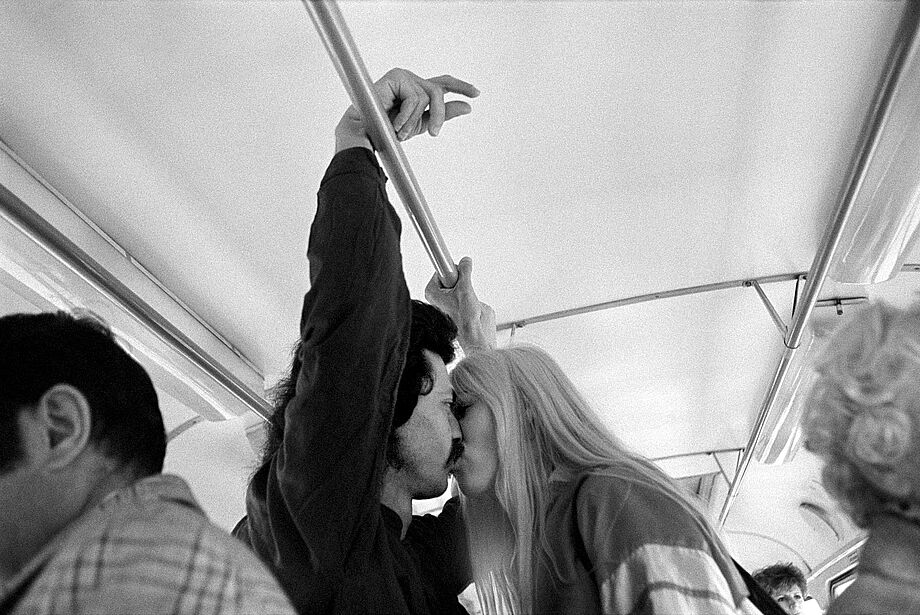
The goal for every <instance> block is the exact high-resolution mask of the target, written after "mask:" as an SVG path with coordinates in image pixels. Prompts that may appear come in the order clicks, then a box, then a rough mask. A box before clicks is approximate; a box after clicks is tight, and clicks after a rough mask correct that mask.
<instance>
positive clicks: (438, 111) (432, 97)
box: [419, 79, 445, 137]
mask: <svg viewBox="0 0 920 615" xmlns="http://www.w3.org/2000/svg"><path fill="white" fill-rule="evenodd" d="M419 85H420V86H421V88H422V89H423V90H424V91H425V94H427V95H428V134H430V135H431V136H432V137H436V136H438V133H439V132H441V126H443V125H444V113H445V110H444V88H442V87H441V86H440V85H438V84H437V83H435V82H434V81H431V80H429V79H426V80H423V81H421V82H420V83H419Z"/></svg>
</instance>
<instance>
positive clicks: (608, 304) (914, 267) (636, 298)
mask: <svg viewBox="0 0 920 615" xmlns="http://www.w3.org/2000/svg"><path fill="white" fill-rule="evenodd" d="M901 271H909V272H914V273H918V272H920V263H905V264H904V265H903V266H902V267H901ZM807 277H808V272H807V271H795V272H790V273H777V274H774V275H765V276H760V277H756V278H740V279H737V280H726V281H725V282H711V283H709V284H700V285H698V286H685V287H683V288H672V289H669V290H660V291H656V292H653V293H645V294H643V295H633V296H632V297H623V298H622V299H612V300H610V301H603V302H601V303H592V304H591V305H584V306H580V307H574V308H568V309H565V310H559V311H557V312H548V313H546V314H539V315H537V316H528V317H527V318H518V319H516V320H509V321H506V322H502V323H499V324H498V325H497V326H496V327H495V329H496V330H497V331H504V330H505V329H513V328H520V327H524V326H526V325H533V324H537V323H540V322H548V321H550V320H559V319H560V318H569V317H571V316H580V315H582V314H590V313H591V312H600V311H602V310H610V309H613V308H618V307H624V306H627V305H635V304H636V303H646V302H648V301H657V300H659V299H671V298H673V297H685V296H687V295H698V294H702V293H711V292H714V291H718V290H728V289H730V288H748V287H751V288H754V289H756V288H757V287H758V286H759V285H761V284H772V283H775V282H791V281H792V280H796V279H799V278H807ZM825 303H826V304H827V305H834V304H836V303H837V301H836V300H834V299H827V300H826V301H825V300H819V301H816V302H815V305H824V304H825Z"/></svg>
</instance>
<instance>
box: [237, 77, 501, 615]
mask: <svg viewBox="0 0 920 615" xmlns="http://www.w3.org/2000/svg"><path fill="white" fill-rule="evenodd" d="M375 87H376V93H377V96H378V98H379V99H380V100H381V102H382V104H383V105H384V108H385V109H387V111H389V112H390V117H392V118H393V120H392V121H393V127H394V129H395V130H396V133H397V135H398V136H399V138H400V139H402V140H405V139H408V138H411V137H413V136H416V135H418V134H421V133H422V132H425V131H426V130H427V131H428V132H429V133H430V134H431V135H436V134H437V133H438V131H439V130H440V128H441V125H442V124H443V122H444V121H445V120H449V119H451V118H453V117H456V116H458V115H463V114H466V113H468V112H469V110H470V108H469V105H468V104H466V103H465V102H456V101H455V102H449V103H446V104H445V103H444V100H443V97H444V93H445V92H454V93H459V94H463V95H465V96H476V95H477V94H478V92H477V91H476V89H475V88H474V87H473V86H471V85H470V84H468V83H464V82H462V81H460V80H458V79H454V78H453V77H449V76H444V77H437V78H434V79H421V78H419V77H417V76H415V75H413V74H412V73H409V72H408V71H402V70H398V69H397V70H393V71H390V72H389V73H387V75H385V76H384V77H383V78H382V79H381V80H380V81H379V82H378V83H377V84H376V86H375ZM385 179H386V178H385V176H384V174H383V172H382V171H381V169H380V167H379V166H378V164H377V160H376V158H375V157H374V152H373V148H372V145H371V142H370V140H369V139H368V136H367V133H366V127H365V125H364V123H363V120H362V118H361V116H360V115H359V114H358V113H357V112H356V111H355V110H354V109H349V111H348V112H346V114H345V116H344V117H343V118H342V120H341V122H340V123H339V125H338V128H337V129H336V155H335V157H334V158H333V160H332V162H331V163H330V165H329V169H328V170H327V171H326V175H325V177H324V178H323V181H322V184H321V186H320V191H319V198H318V207H317V211H316V217H315V219H314V222H313V226H312V229H311V232H310V242H309V249H308V257H309V261H310V282H311V286H310V291H309V292H308V293H307V295H306V297H305V299H304V307H303V312H302V316H301V325H300V330H301V338H300V343H299V345H298V348H297V352H296V356H295V358H294V362H293V365H292V368H291V375H290V377H289V378H288V380H287V381H286V382H284V383H282V385H281V386H280V389H279V396H278V401H277V403H276V408H277V410H276V412H275V414H274V416H273V420H272V427H271V429H270V432H269V441H268V443H267V445H266V450H265V455H264V459H263V463H262V465H261V467H260V468H259V470H258V471H257V472H256V473H255V475H254V476H253V478H252V480H251V482H250V485H249V491H248V494H247V502H246V505H247V513H248V515H247V517H246V518H244V519H243V520H242V521H241V522H240V524H239V525H238V526H237V528H236V530H235V534H236V535H237V536H239V537H240V538H241V539H243V540H244V541H246V542H248V543H249V544H250V545H252V547H253V549H254V550H255V551H256V552H257V553H259V554H260V555H261V556H262V557H263V559H264V560H265V561H266V562H269V563H270V564H271V565H272V566H273V568H274V569H275V571H276V574H277V575H278V578H279V579H280V580H281V583H282V585H284V587H285V588H286V589H287V591H288V593H289V594H290V596H291V598H292V600H293V602H294V605H295V606H296V608H297V609H298V610H299V611H300V612H301V613H322V612H337V613H367V612H385V613H422V612H430V613H452V612H453V613H462V612H464V611H463V608H462V606H460V604H459V602H458V599H457V594H459V593H460V592H461V591H462V590H463V589H464V588H465V587H466V586H467V585H468V584H469V582H470V580H471V575H470V571H469V562H468V554H467V547H466V535H465V530H464V527H463V523H462V518H461V515H460V508H459V503H458V502H457V501H456V500H453V501H451V502H449V503H448V504H447V505H446V506H445V507H444V510H443V512H442V513H441V514H440V516H438V517H434V516H430V515H426V516H425V517H414V518H413V516H412V499H413V498H429V497H434V496H437V495H440V494H441V493H442V492H443V491H444V490H445V489H446V487H447V479H448V474H449V471H450V469H451V465H452V464H453V463H454V462H455V461H456V460H457V459H458V458H459V457H460V455H461V454H462V450H463V449H462V443H461V439H460V438H461V436H460V429H459V426H458V424H457V422H456V420H455V419H454V417H453V414H452V407H453V393H452V390H451V388H450V383H449V380H448V377H447V370H446V368H445V365H446V364H447V363H449V362H450V361H451V360H452V359H453V346H452V342H453V339H454V337H455V336H456V335H457V328H456V327H455V326H454V324H453V323H452V322H451V320H450V319H449V318H448V317H446V316H445V315H444V314H443V313H442V312H440V311H439V310H438V309H436V308H434V307H432V306H429V305H426V304H424V303H421V302H418V301H414V302H410V299H409V291H408V289H407V288H406V283H405V279H404V277H403V272H402V261H401V257H400V253H399V236H400V230H401V228H400V221H399V218H398V216H397V215H396V212H395V211H394V210H393V208H392V206H391V205H390V203H389V201H388V200H387V196H386V190H385V186H384V182H385ZM470 269H471V264H470V262H469V261H468V260H465V261H462V262H461V267H460V270H461V271H460V274H461V282H460V283H458V284H459V287H460V288H459V289H458V291H456V292H455V293H450V292H443V291H441V290H439V289H433V294H434V296H437V297H438V300H439V301H440V302H442V303H443V304H444V305H445V306H448V307H450V306H451V305H457V304H459V303H462V304H463V310H462V313H463V315H464V316H463V318H464V319H465V321H464V322H461V326H460V334H461V335H460V342H461V344H466V346H467V348H469V349H473V348H474V347H475V346H477V345H481V344H487V343H489V342H488V340H487V338H486V336H484V335H483V329H482V328H481V327H480V324H481V321H483V320H484V321H485V322H486V327H485V329H486V330H488V328H489V326H490V318H491V314H490V312H489V310H488V309H485V310H484V311H483V310H482V308H481V307H480V305H479V303H478V300H476V298H475V293H473V292H472V289H471V287H470V286H469V276H470ZM491 328H492V330H493V331H494V323H491Z"/></svg>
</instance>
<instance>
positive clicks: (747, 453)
mask: <svg viewBox="0 0 920 615" xmlns="http://www.w3.org/2000/svg"><path fill="white" fill-rule="evenodd" d="M918 24H920V9H918V5H908V7H907V8H906V12H905V15H904V18H903V20H902V23H901V25H900V27H899V28H898V33H897V38H896V40H895V43H894V46H893V47H892V50H891V56H890V58H891V60H890V61H889V64H888V69H887V71H886V73H885V76H884V78H883V81H882V84H881V88H880V90H879V95H878V96H876V98H875V103H874V104H873V107H872V110H871V112H870V114H869V120H868V122H867V129H866V130H865V131H864V132H863V138H862V139H861V144H860V148H859V153H858V155H857V157H856V158H855V160H854V163H853V165H852V166H851V167H850V172H849V176H848V180H847V187H846V190H845V192H844V194H843V197H842V198H841V200H840V203H839V204H838V206H837V210H836V211H835V212H834V217H833V219H832V221H831V224H830V225H828V227H827V228H826V229H825V232H824V237H823V238H822V239H821V249H819V250H818V253H817V254H815V260H814V261H813V263H812V266H811V269H810V270H809V272H808V277H807V281H806V283H805V290H804V291H803V293H802V300H801V301H800V302H799V303H798V305H797V307H796V310H795V314H793V318H792V324H791V325H790V326H789V332H788V334H787V335H786V338H785V339H784V340H783V343H784V345H785V346H786V347H785V348H784V349H783V356H782V357H781V358H780V361H779V365H777V368H776V373H775V375H774V376H773V381H772V383H771V384H770V389H769V390H768V391H767V395H766V397H765V398H764V403H763V405H762V406H761V409H760V413H759V414H758V416H757V420H756V421H755V422H754V429H753V430H752V431H751V435H750V437H749V438H748V443H747V446H746V447H745V449H744V454H743V455H742V457H741V462H740V464H739V465H738V471H737V472H736V473H735V478H734V480H733V481H732V484H731V485H730V486H729V489H728V494H727V495H726V496H725V503H724V504H723V506H722V511H721V512H720V513H719V525H724V524H725V521H726V519H727V518H728V512H729V510H731V506H732V504H733V503H734V501H735V498H736V497H738V491H739V490H740V488H741V481H742V480H743V479H744V475H745V473H746V472H747V469H748V466H749V465H750V463H751V459H752V458H753V456H754V445H755V444H756V443H757V441H758V440H759V439H760V436H761V434H762V433H763V429H764V426H765V425H766V422H767V416H768V414H769V412H770V409H771V407H772V405H773V400H774V399H775V398H776V395H777V393H778V392H779V388H780V387H781V386H782V383H783V381H784V380H785V378H786V373H787V372H788V370H789V365H790V364H791V362H792V357H793V355H794V354H795V351H796V349H797V348H798V347H799V343H800V342H801V340H802V335H803V334H804V332H805V326H806V325H807V324H808V320H809V318H810V317H811V313H812V311H813V310H814V308H815V304H816V303H817V301H818V293H819V292H820V291H821V286H823V284H824V280H825V278H826V277H827V272H828V270H829V269H830V266H831V261H832V260H833V258H834V256H835V255H836V253H837V247H838V246H839V244H840V238H841V236H842V234H843V228H844V225H845V224H846V221H847V219H848V218H849V216H850V212H851V211H852V209H853V203H854V201H855V200H856V195H857V194H858V193H859V188H860V187H861V186H862V184H863V181H864V180H865V178H866V174H867V171H868V168H869V162H870V160H871V159H872V156H873V155H874V153H875V150H876V148H877V147H878V143H879V140H880V139H881V135H882V130H883V129H884V127H885V124H887V123H888V118H889V113H890V110H891V100H892V98H893V97H894V93H895V90H896V89H897V87H898V83H899V81H900V80H901V73H902V72H903V71H902V69H903V67H904V64H905V63H906V60H907V58H908V56H909V55H910V54H911V52H912V50H913V49H914V47H916V45H917V43H918V41H920V39H918V36H917V30H918Z"/></svg>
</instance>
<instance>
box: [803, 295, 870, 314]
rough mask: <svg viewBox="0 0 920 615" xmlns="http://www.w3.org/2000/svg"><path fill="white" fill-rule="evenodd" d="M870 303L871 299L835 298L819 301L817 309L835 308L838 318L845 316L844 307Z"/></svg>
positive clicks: (816, 304)
mask: <svg viewBox="0 0 920 615" xmlns="http://www.w3.org/2000/svg"><path fill="white" fill-rule="evenodd" d="M868 301H869V297H834V298H831V299H818V301H817V302H816V303H815V307H834V308H836V309H837V316H843V306H845V305H859V304H860V303H866V302H868Z"/></svg>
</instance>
